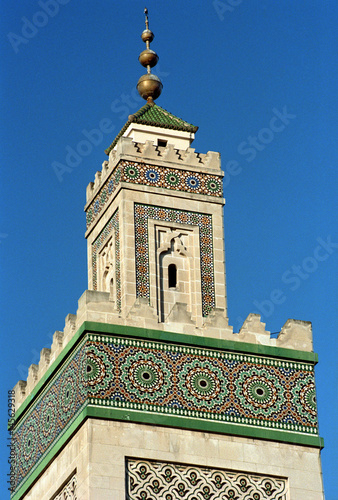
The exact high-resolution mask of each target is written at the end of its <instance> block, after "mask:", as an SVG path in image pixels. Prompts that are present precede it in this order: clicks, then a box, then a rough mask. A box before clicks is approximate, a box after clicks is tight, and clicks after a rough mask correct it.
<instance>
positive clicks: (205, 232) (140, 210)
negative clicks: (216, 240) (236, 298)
mask: <svg viewBox="0 0 338 500" xmlns="http://www.w3.org/2000/svg"><path fill="white" fill-rule="evenodd" d="M149 219H152V220H160V221H165V222H170V223H178V224H189V225H193V226H198V227H199V233H200V244H199V247H200V259H201V287H202V314H203V316H207V315H208V314H209V313H210V312H211V311H212V309H213V308H214V307H215V283H214V259H213V239H212V216H211V215H206V214H200V213H196V212H187V211H182V210H174V209H170V208H161V207H155V206H151V205H140V204H136V203H135V205H134V220H135V263H136V294H137V297H146V298H148V299H149V298H150V283H149V235H148V220H149Z"/></svg>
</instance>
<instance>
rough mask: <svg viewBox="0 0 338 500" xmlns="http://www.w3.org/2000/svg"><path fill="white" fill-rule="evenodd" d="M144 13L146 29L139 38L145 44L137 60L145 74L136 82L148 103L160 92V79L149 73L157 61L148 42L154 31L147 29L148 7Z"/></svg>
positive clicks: (141, 94) (152, 38)
mask: <svg viewBox="0 0 338 500" xmlns="http://www.w3.org/2000/svg"><path fill="white" fill-rule="evenodd" d="M144 14H145V24H146V29H145V30H144V31H143V33H142V35H141V38H142V40H143V41H144V42H145V44H146V50H144V51H143V52H141V54H140V56H139V58H138V59H139V61H140V63H141V64H142V66H144V67H145V68H147V74H146V75H143V76H141V78H140V79H139V81H138V83H137V90H138V92H139V94H140V96H141V97H143V99H146V100H147V102H148V103H150V102H151V103H153V100H154V99H157V97H159V95H160V94H161V92H162V87H163V85H162V82H161V80H160V79H159V78H158V77H157V76H156V75H153V74H152V73H151V68H153V67H154V66H156V64H157V62H158V55H157V54H156V52H154V51H153V50H151V49H150V42H152V41H153V40H154V33H153V32H152V31H150V29H149V18H148V9H147V8H145V9H144Z"/></svg>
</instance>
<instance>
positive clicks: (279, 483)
mask: <svg viewBox="0 0 338 500" xmlns="http://www.w3.org/2000/svg"><path fill="white" fill-rule="evenodd" d="M126 484H127V499H128V500H153V499H154V498H156V499H157V500H176V499H177V498H182V499H183V500H197V499H199V498H200V499H206V500H219V499H220V498H222V499H224V500H263V499H269V500H288V499H289V496H288V483H287V480H286V479H283V478H277V477H273V476H263V475H256V474H249V473H243V472H234V471H229V470H223V469H212V468H207V467H198V466H195V465H181V464H176V463H167V462H158V461H152V460H139V459H132V458H128V459H127V460H126Z"/></svg>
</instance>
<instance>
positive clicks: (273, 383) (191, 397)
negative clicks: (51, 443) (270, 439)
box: [87, 335, 317, 434]
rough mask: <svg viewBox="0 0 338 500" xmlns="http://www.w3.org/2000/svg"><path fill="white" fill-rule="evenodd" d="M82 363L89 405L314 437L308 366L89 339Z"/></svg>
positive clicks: (120, 340)
mask: <svg viewBox="0 0 338 500" xmlns="http://www.w3.org/2000/svg"><path fill="white" fill-rule="evenodd" d="M87 356H88V360H90V366H91V367H92V368H91V371H90V377H91V380H90V382H89V385H88V393H89V395H90V402H91V403H94V404H102V403H103V401H102V400H105V402H104V404H107V405H109V406H112V407H116V408H121V407H123V408H129V409H134V410H142V411H146V412H152V413H153V412H155V413H156V412H159V413H162V414H167V415H177V416H184V417H190V418H198V419H206V420H214V421H218V422H231V423H236V424H241V425H247V426H250V427H261V428H262V427H263V428H272V429H280V430H285V431H295V432H301V433H306V434H316V433H317V412H316V402H315V386H314V373H313V367H312V366H311V365H308V364H304V363H301V364H300V363H293V362H288V361H280V360H274V359H270V358H264V357H253V356H248V355H243V354H234V353H230V352H222V351H211V350H208V349H203V350H202V349H197V348H190V347H185V346H176V345H170V344H166V343H157V342H156V343H153V342H147V341H136V340H132V339H123V338H114V339H105V337H101V336H93V335H91V336H90V341H89V342H88V344H87Z"/></svg>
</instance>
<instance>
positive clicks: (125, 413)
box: [11, 405, 324, 500]
mask: <svg viewBox="0 0 338 500" xmlns="http://www.w3.org/2000/svg"><path fill="white" fill-rule="evenodd" d="M89 417H91V418H100V419H105V420H118V421H122V422H134V423H142V424H150V425H160V426H164V427H175V428H180V429H188V430H196V431H200V432H215V433H222V434H224V423H219V422H210V421H202V420H190V419H189V418H187V419H184V418H182V417H175V416H172V415H170V416H167V415H158V414H144V413H142V412H139V411H131V410H126V409H125V408H122V409H115V408H114V409H112V408H106V407H105V408H103V407H98V406H90V405H88V406H86V408H84V409H83V411H82V412H81V413H80V415H78V417H77V418H76V420H75V421H74V422H73V424H72V425H71V426H70V427H69V428H68V430H67V431H66V432H65V433H64V435H63V436H62V438H60V439H59V440H58V441H57V442H56V443H55V445H54V446H53V448H52V449H51V450H50V452H49V453H48V454H47V455H46V457H45V458H44V459H43V461H41V463H40V464H39V466H38V467H37V468H36V469H35V471H34V473H32V474H31V475H30V476H29V477H28V478H27V480H26V481H25V483H24V484H23V485H22V486H21V488H20V490H18V491H17V492H16V493H15V495H13V497H11V500H19V499H20V498H22V496H23V495H24V494H25V492H26V491H27V490H28V488H30V487H31V486H32V484H33V483H34V482H35V481H36V479H37V478H38V477H39V475H40V474H41V473H42V472H43V471H44V470H45V469H46V467H47V466H48V465H49V463H50V462H51V460H52V459H53V458H54V457H55V455H56V454H57V453H59V452H60V451H61V449H62V448H63V447H64V446H65V445H66V444H67V442H68V441H69V439H70V438H71V437H72V435H73V434H75V432H76V431H77V430H78V429H79V428H80V426H81V425H82V424H83V423H84V421H85V420H86V419H87V418H89ZM227 434H231V435H236V436H240V437H249V438H253V439H265V440H270V441H280V442H284V443H291V444H297V445H303V446H313V447H316V448H320V449H322V448H323V447H324V440H323V439H322V438H320V437H315V436H304V435H301V434H295V433H288V432H285V431H276V430H268V429H254V430H253V429H248V428H246V427H245V426H241V425H237V424H227Z"/></svg>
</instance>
